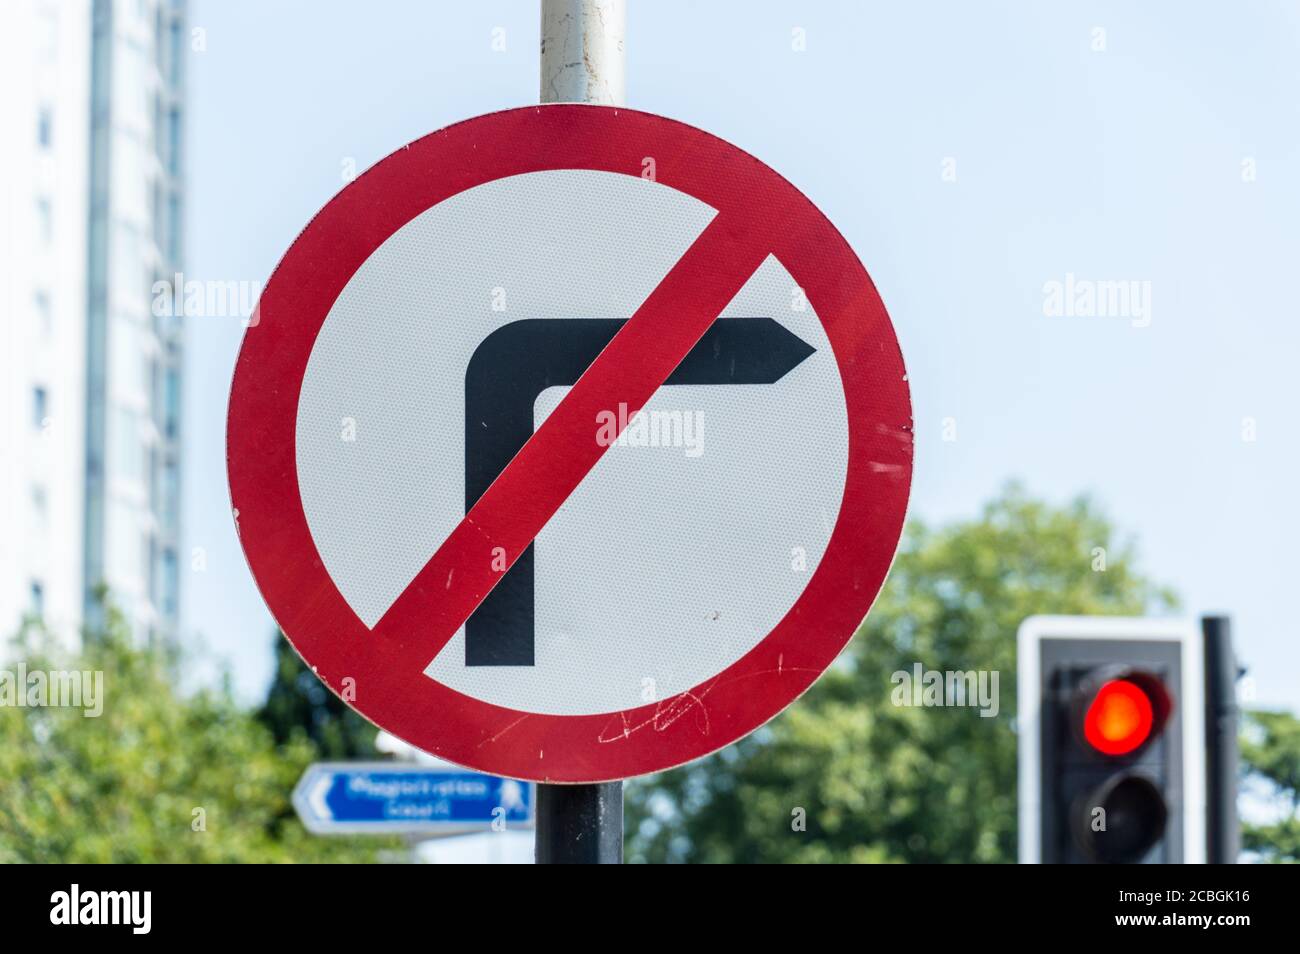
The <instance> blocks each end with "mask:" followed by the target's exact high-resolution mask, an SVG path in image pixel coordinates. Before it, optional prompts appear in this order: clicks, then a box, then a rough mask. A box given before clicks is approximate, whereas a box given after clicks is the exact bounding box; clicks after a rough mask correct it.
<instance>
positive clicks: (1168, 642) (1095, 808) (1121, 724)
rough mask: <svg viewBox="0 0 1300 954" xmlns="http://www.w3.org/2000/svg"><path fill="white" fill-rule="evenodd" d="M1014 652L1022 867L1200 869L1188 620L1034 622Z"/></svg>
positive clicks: (1200, 702)
mask: <svg viewBox="0 0 1300 954" xmlns="http://www.w3.org/2000/svg"><path fill="white" fill-rule="evenodd" d="M1018 652H1019V664H1018V669H1019V675H1018V687H1017V698H1018V717H1017V726H1018V731H1019V736H1020V738H1019V750H1020V784H1019V798H1020V859H1021V861H1027V862H1038V861H1041V862H1047V863H1066V864H1107V863H1180V862H1200V861H1204V860H1205V769H1204V740H1205V735H1204V696H1203V685H1204V684H1203V679H1202V674H1201V663H1202V653H1201V647H1200V639H1199V631H1198V629H1197V628H1196V626H1195V624H1193V623H1188V622H1184V621H1179V620H1149V619H1127V618H1121V617H1069V616H1035V617H1031V618H1030V619H1027V620H1026V621H1025V622H1024V624H1022V626H1021V627H1020V633H1019V636H1018Z"/></svg>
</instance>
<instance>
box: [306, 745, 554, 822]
mask: <svg viewBox="0 0 1300 954" xmlns="http://www.w3.org/2000/svg"><path fill="white" fill-rule="evenodd" d="M535 802H536V799H535V788H534V786H533V785H531V784H529V783H527V782H519V781H516V780H514V779H509V778H498V777H497V776H495V775H484V774H483V773H481V772H473V771H470V770H469V769H462V768H457V767H454V766H447V767H445V768H444V767H440V766H430V765H421V764H418V763H403V762H317V763H316V764H315V765H312V766H310V767H308V769H307V771H306V772H304V773H303V776H302V779H301V780H300V781H299V782H298V785H297V787H296V788H295V789H294V790H293V807H294V809H295V810H296V811H297V812H298V817H299V818H301V819H302V823H303V824H304V825H306V826H307V829H308V830H309V831H312V832H315V833H316V834H318V835H333V834H339V835H342V834H364V833H371V834H393V833H398V832H427V833H431V834H458V833H463V832H471V831H487V830H491V829H501V828H527V827H531V826H532V823H533V808H534V805H535Z"/></svg>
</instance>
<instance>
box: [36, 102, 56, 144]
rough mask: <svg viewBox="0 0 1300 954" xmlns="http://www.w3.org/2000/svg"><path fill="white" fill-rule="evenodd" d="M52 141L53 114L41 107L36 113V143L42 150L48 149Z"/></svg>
mask: <svg viewBox="0 0 1300 954" xmlns="http://www.w3.org/2000/svg"><path fill="white" fill-rule="evenodd" d="M53 140H54V113H53V112H52V111H51V110H50V107H48V106H42V107H41V108H40V110H39V111H37V113H36V142H37V143H38V144H39V145H40V147H41V148H42V149H49V148H50V145H51V143H52V142H53Z"/></svg>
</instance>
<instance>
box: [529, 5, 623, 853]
mask: <svg viewBox="0 0 1300 954" xmlns="http://www.w3.org/2000/svg"><path fill="white" fill-rule="evenodd" d="M626 23H627V9H626V6H625V0H542V44H541V60H542V70H541V100H542V102H543V103H594V104H597V105H601V106H622V105H624V103H625V98H626V85H625V79H624V78H625V75H626V71H625V69H624V57H623V37H624V32H625V29H626ZM622 860H623V783H622V782H609V783H607V784H603V785H538V786H537V863H538V864H563V863H577V864H619V863H620V862H621V861H622Z"/></svg>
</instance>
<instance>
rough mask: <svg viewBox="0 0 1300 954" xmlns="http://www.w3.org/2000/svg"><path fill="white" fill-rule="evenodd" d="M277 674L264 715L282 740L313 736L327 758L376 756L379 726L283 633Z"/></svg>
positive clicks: (278, 641) (277, 644)
mask: <svg viewBox="0 0 1300 954" xmlns="http://www.w3.org/2000/svg"><path fill="white" fill-rule="evenodd" d="M274 651H275V675H274V676H273V678H272V680H271V687H270V689H269V690H268V691H267V694H266V702H264V703H263V704H262V707H261V708H260V709H258V710H257V718H258V720H259V721H260V722H261V723H262V724H263V725H265V726H266V727H267V728H268V729H269V730H270V731H271V735H272V737H273V738H274V739H275V741H276V744H278V745H287V744H289V743H290V742H293V741H295V740H299V739H308V740H310V741H311V742H312V743H313V744H314V745H315V747H316V750H317V751H318V752H319V753H320V757H321V758H323V759H362V758H374V757H375V754H376V753H375V736H376V735H377V734H378V730H377V729H376V728H375V727H374V726H373V725H371V724H370V723H369V722H367V721H366V720H365V719H364V718H363V717H361V716H360V715H358V714H357V713H356V712H354V711H353V710H352V709H350V708H349V707H348V706H347V705H345V704H344V703H343V701H342V700H341V699H340V698H339V697H338V696H336V695H334V693H332V692H330V691H329V689H328V688H326V686H325V684H324V683H323V682H321V681H320V679H319V678H317V676H316V674H315V673H314V672H312V671H311V669H309V668H308V667H307V664H306V663H305V662H303V661H302V657H301V656H299V655H298V653H297V652H296V651H295V650H294V648H293V647H292V646H290V645H289V641H288V640H287V639H285V638H284V637H283V636H282V635H280V634H279V633H277V634H276V636H275V648H274Z"/></svg>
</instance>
